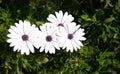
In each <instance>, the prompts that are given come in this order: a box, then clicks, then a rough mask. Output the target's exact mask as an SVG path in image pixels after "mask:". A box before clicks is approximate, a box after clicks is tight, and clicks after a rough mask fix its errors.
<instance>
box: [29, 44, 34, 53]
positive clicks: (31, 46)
mask: <svg viewBox="0 0 120 74" xmlns="http://www.w3.org/2000/svg"><path fill="white" fill-rule="evenodd" d="M27 47H28V49H29V50H30V51H31V52H32V53H34V48H33V45H32V44H31V43H30V42H27Z"/></svg>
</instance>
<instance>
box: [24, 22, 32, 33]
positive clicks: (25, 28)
mask: <svg viewBox="0 0 120 74" xmlns="http://www.w3.org/2000/svg"><path fill="white" fill-rule="evenodd" d="M23 30H24V33H25V34H28V33H29V32H30V30H31V24H30V22H28V21H24V24H23Z"/></svg>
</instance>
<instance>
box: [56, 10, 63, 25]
mask: <svg viewBox="0 0 120 74" xmlns="http://www.w3.org/2000/svg"><path fill="white" fill-rule="evenodd" d="M55 14H56V17H57V20H58V21H59V22H60V23H62V18H63V12H62V11H59V13H58V12H55Z"/></svg>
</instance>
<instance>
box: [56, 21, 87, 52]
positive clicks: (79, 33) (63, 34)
mask: <svg viewBox="0 0 120 74" xmlns="http://www.w3.org/2000/svg"><path fill="white" fill-rule="evenodd" d="M66 27H67V29H66V28H64V27H60V30H59V33H58V36H59V37H58V40H59V44H60V47H62V48H63V49H65V48H66V50H67V51H70V52H73V50H77V49H79V48H80V47H81V46H83V44H82V42H81V41H84V40H86V38H85V37H83V35H85V33H84V29H81V28H79V27H80V25H76V23H74V22H73V23H69V24H68V25H66Z"/></svg>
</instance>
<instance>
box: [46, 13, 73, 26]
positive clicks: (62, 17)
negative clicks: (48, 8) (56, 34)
mask: <svg viewBox="0 0 120 74" xmlns="http://www.w3.org/2000/svg"><path fill="white" fill-rule="evenodd" d="M47 20H48V21H49V22H51V23H52V24H53V25H56V26H62V27H64V25H65V24H67V23H70V22H72V21H73V20H74V17H72V15H68V12H65V14H63V12H62V11H59V12H55V16H54V15H53V14H50V15H49V16H48V18H47Z"/></svg>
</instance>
